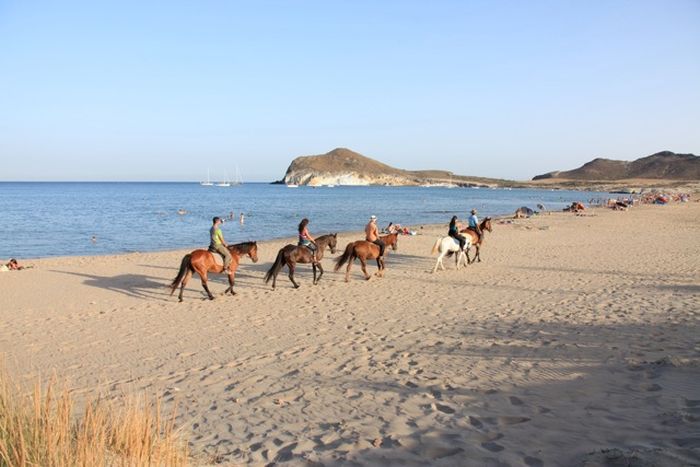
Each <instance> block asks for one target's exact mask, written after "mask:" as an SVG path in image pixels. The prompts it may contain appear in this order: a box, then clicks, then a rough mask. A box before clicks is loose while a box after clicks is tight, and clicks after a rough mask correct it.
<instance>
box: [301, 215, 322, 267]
mask: <svg viewBox="0 0 700 467" xmlns="http://www.w3.org/2000/svg"><path fill="white" fill-rule="evenodd" d="M307 225H309V220H308V219H307V218H306V217H305V218H303V219H302V220H301V222H299V243H298V244H299V245H300V246H305V247H306V248H308V249H309V250H311V255H312V256H313V258H314V263H316V262H317V260H316V250H318V246H317V245H316V239H314V238H313V237H312V236H311V234H310V233H309V229H308V228H307V227H306V226H307Z"/></svg>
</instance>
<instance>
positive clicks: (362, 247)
mask: <svg viewBox="0 0 700 467" xmlns="http://www.w3.org/2000/svg"><path fill="white" fill-rule="evenodd" d="M379 238H380V239H382V240H384V244H385V245H386V247H387V248H389V247H391V249H392V250H396V249H397V248H398V239H399V236H398V234H395V233H393V234H389V235H384V236H383V237H379ZM355 258H357V259H359V260H360V265H361V267H362V272H363V273H364V274H365V279H367V280H369V278H370V275H369V274H367V260H368V259H376V260H377V268H378V270H377V273H376V274H377V276H379V277H382V276H383V275H384V259H382V258H379V246H378V245H375V244H374V243H372V242H368V241H366V240H358V241H356V242H350V243H348V246H346V247H345V253H343V255H342V256H340V257H339V258H338V259H336V260H335V268H334V270H335V271H337V270H338V269H340V268H341V267H342V266H343V264H345V263H348V268H347V269H346V270H345V282H348V280H349V277H350V267H352V263H354V262H355Z"/></svg>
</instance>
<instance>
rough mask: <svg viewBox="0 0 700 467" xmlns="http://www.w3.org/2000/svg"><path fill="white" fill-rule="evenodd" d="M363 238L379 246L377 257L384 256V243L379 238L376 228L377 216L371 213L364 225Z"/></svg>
mask: <svg viewBox="0 0 700 467" xmlns="http://www.w3.org/2000/svg"><path fill="white" fill-rule="evenodd" d="M365 240H367V241H368V242H370V243H374V244H375V245H377V246H378V247H379V257H380V258H384V249H385V248H386V245H385V244H384V241H383V240H382V239H380V238H379V231H378V230H377V216H375V215H374V214H372V215H371V216H370V217H369V222H368V223H367V225H366V226H365Z"/></svg>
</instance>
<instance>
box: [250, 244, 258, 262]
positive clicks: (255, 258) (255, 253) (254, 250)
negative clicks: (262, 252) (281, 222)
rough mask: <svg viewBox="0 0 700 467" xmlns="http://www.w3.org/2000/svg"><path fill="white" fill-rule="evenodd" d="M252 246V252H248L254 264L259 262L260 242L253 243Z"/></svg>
mask: <svg viewBox="0 0 700 467" xmlns="http://www.w3.org/2000/svg"><path fill="white" fill-rule="evenodd" d="M251 243H252V245H251V247H250V250H248V256H249V257H250V259H251V260H252V261H253V262H254V263H257V262H258V242H251Z"/></svg>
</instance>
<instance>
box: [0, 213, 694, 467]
mask: <svg viewBox="0 0 700 467" xmlns="http://www.w3.org/2000/svg"><path fill="white" fill-rule="evenodd" d="M448 220H449V219H446V222H447V221H448ZM358 224H359V225H358V228H360V227H361V226H362V222H361V221H360V222H358ZM294 227H295V226H290V233H291V232H293V229H294ZM414 227H415V228H417V230H418V232H419V234H418V235H416V236H411V237H408V236H402V237H401V238H400V240H399V245H398V251H396V252H391V253H389V255H388V259H387V273H386V277H384V278H372V279H371V280H370V281H367V282H366V281H364V280H362V279H361V274H360V269H359V264H355V266H354V267H353V272H352V275H351V280H350V282H349V283H345V282H344V280H343V273H344V271H340V272H337V273H335V272H333V271H332V258H334V257H337V256H338V255H340V253H341V252H342V248H344V246H345V244H346V243H347V242H348V241H350V240H355V239H358V238H359V237H360V235H359V233H345V234H341V235H340V236H339V244H338V247H339V251H338V252H337V253H336V255H331V254H330V253H328V252H327V256H326V257H325V258H324V260H323V264H324V267H325V269H326V274H325V275H324V277H323V279H322V280H321V282H320V284H319V285H317V286H313V285H312V284H311V269H310V267H309V266H304V265H302V266H300V267H299V269H298V273H297V280H298V281H299V282H300V283H301V288H300V289H298V290H295V289H293V288H292V286H291V283H290V282H289V280H288V279H287V277H286V275H285V274H283V275H280V277H279V280H278V284H277V290H274V291H273V290H271V287H270V286H269V285H266V284H264V283H263V280H262V277H263V275H264V273H265V271H266V270H267V269H268V268H269V267H270V265H271V263H272V261H273V259H274V257H275V255H276V253H277V251H278V249H279V248H280V247H281V246H282V245H284V244H285V243H287V242H285V241H272V242H263V243H260V245H259V256H260V261H259V262H258V263H257V264H252V263H251V262H250V260H249V259H247V258H246V259H244V260H243V261H242V265H241V267H240V269H239V272H238V274H237V277H236V291H237V292H238V295H237V296H236V297H228V296H227V297H224V296H221V295H220V294H221V293H222V292H223V291H224V289H225V278H224V276H213V278H212V280H210V287H211V289H212V292H214V294H215V295H217V299H216V300H214V301H209V300H206V299H205V298H206V297H205V295H204V293H203V291H202V288H201V285H200V283H199V280H198V278H197V277H195V278H194V279H193V280H192V281H190V284H189V285H188V288H187V290H186V292H185V296H184V300H185V301H184V303H178V302H177V298H176V297H175V296H170V291H169V289H167V288H166V286H167V284H168V283H169V282H170V281H171V280H172V279H173V278H174V277H175V275H176V273H177V269H178V267H179V264H180V260H181V258H182V256H183V255H184V254H185V253H187V252H188V251H189V250H188V251H175V252H162V253H160V252H159V253H134V254H128V255H117V256H100V257H66V258H53V259H42V260H36V261H30V262H29V263H30V264H33V265H34V268H33V269H29V270H24V271H17V272H15V271H13V272H6V273H2V274H0V352H1V353H2V354H3V355H4V358H5V360H6V361H7V366H8V367H9V370H10V371H11V372H12V373H13V374H15V375H18V376H20V377H22V378H23V379H24V380H26V381H31V380H32V378H35V377H36V375H37V374H40V375H43V376H48V375H50V374H51V373H52V372H53V371H55V372H56V373H57V374H58V375H60V376H61V377H65V378H67V379H68V381H69V382H70V385H71V387H72V388H74V390H75V392H76V398H79V396H80V394H83V393H86V392H93V391H98V392H101V393H104V394H107V395H114V394H119V393H122V392H134V391H141V390H145V391H146V392H148V393H151V394H157V395H161V396H162V397H163V398H164V401H165V402H166V406H167V407H172V406H173V404H177V406H178V413H179V417H178V423H180V424H181V425H182V426H183V427H184V430H185V431H186V432H187V433H189V437H190V440H191V443H192V453H193V456H194V458H195V462H197V463H201V464H215V463H224V464H226V465H237V464H246V463H250V464H255V465H261V464H268V463H271V462H288V463H289V464H291V465H336V464H344V465H426V464H434V465H479V466H484V465H494V466H495V465H498V466H505V465H511V466H522V465H526V466H542V465H591V466H592V465H699V464H700V389H699V388H700V337H699V336H700V326H698V324H699V316H700V315H699V314H700V255H699V254H698V251H700V204H699V203H695V202H692V203H683V204H673V205H668V206H663V207H662V206H640V207H635V208H634V209H632V210H630V211H627V212H613V211H609V210H604V209H595V210H588V211H586V213H585V215H582V216H576V215H574V214H570V213H552V214H550V215H540V216H535V217H533V218H531V219H520V220H517V221H513V222H512V223H494V230H493V232H492V233H490V234H487V238H486V244H485V246H484V248H483V250H482V262H481V263H477V264H474V265H470V266H469V267H468V268H466V269H463V270H460V271H455V270H454V263H453V262H452V261H446V262H445V264H446V266H447V270H446V271H439V272H437V273H435V274H432V273H431V272H430V271H431V270H432V268H433V266H434V264H435V257H434V256H431V255H430V250H431V247H432V245H433V243H434V241H435V239H436V238H437V237H438V236H442V235H444V234H445V233H446V232H445V231H446V227H436V226H424V227H423V228H420V226H414ZM312 233H314V234H315V235H320V234H324V233H326V232H315V231H313V229H312ZM202 237H203V241H205V240H206V238H207V227H206V226H204V227H203V230H202ZM369 270H370V272H374V271H375V270H376V267H375V266H374V265H371V266H370V268H369Z"/></svg>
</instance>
